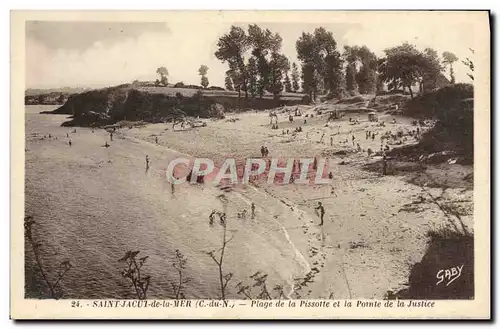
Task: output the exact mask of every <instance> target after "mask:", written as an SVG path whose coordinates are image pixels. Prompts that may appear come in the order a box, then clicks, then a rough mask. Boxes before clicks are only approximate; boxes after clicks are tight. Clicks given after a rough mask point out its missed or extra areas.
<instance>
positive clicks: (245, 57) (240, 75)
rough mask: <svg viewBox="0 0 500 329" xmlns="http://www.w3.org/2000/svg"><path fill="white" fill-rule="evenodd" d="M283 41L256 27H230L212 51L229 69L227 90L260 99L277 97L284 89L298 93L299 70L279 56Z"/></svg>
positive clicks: (271, 33)
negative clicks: (290, 72) (267, 95)
mask: <svg viewBox="0 0 500 329" xmlns="http://www.w3.org/2000/svg"><path fill="white" fill-rule="evenodd" d="M282 42H283V39H282V38H281V36H280V35H279V34H278V33H273V32H271V31H270V30H269V29H262V28H260V27H259V26H258V25H256V24H253V25H249V26H248V30H247V31H245V30H244V29H242V28H241V27H236V26H231V29H230V31H229V33H227V34H225V35H223V36H222V37H221V38H220V39H219V40H218V42H217V51H216V52H215V57H217V59H219V60H221V61H222V62H223V63H227V64H228V66H229V69H228V70H227V71H226V78H225V86H226V89H228V90H236V91H238V95H239V96H241V93H242V92H243V93H244V95H245V98H248V97H249V96H250V97H252V98H254V97H260V98H262V97H263V96H264V94H265V93H266V92H269V93H271V94H273V95H274V97H275V98H279V95H280V94H281V92H282V91H284V90H285V91H288V92H291V91H298V90H299V82H298V79H299V75H298V70H297V67H296V65H295V66H291V65H290V61H289V60H288V58H287V57H286V56H285V55H284V54H282V53H281V45H282ZM290 69H292V78H291V79H290V76H289V73H288V72H289V71H290Z"/></svg>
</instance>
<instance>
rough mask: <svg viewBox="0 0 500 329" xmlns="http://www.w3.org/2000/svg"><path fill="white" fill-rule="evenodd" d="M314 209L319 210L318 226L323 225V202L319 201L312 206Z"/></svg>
mask: <svg viewBox="0 0 500 329" xmlns="http://www.w3.org/2000/svg"><path fill="white" fill-rule="evenodd" d="M314 209H315V210H319V216H320V218H321V224H319V225H320V226H321V225H323V217H324V216H325V208H324V207H323V204H322V203H321V202H318V206H317V207H316V208H314Z"/></svg>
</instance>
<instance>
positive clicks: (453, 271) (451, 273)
mask: <svg viewBox="0 0 500 329" xmlns="http://www.w3.org/2000/svg"><path fill="white" fill-rule="evenodd" d="M463 268H464V265H463V264H462V265H460V266H454V267H452V268H450V269H444V270H440V271H438V272H437V274H436V277H437V278H438V279H439V281H438V282H437V283H436V286H437V285H439V284H440V283H442V282H445V281H448V282H447V283H446V287H447V286H449V285H450V283H452V282H453V281H455V280H456V279H458V278H459V277H460V275H462V269H463Z"/></svg>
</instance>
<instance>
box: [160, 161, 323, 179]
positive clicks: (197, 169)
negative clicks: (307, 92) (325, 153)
mask: <svg viewBox="0 0 500 329" xmlns="http://www.w3.org/2000/svg"><path fill="white" fill-rule="evenodd" d="M326 167H327V165H326V159H324V158H320V159H317V158H301V159H282V158H272V159H262V158H249V159H246V161H245V163H244V164H243V165H242V164H237V163H236V160H235V159H232V158H228V159H226V160H225V161H224V163H223V164H222V166H221V167H220V168H216V167H215V165H214V162H213V161H212V160H211V159H206V158H196V159H194V161H190V160H189V159H186V158H177V159H174V160H173V161H171V162H170V163H169V165H168V167H167V169H166V177H167V179H168V181H169V182H170V183H171V184H182V183H185V182H189V183H191V184H194V183H210V182H211V183H212V184H214V185H219V184H221V182H222V181H224V182H226V183H229V184H233V185H235V184H248V183H249V182H250V181H251V180H254V179H262V178H265V179H266V181H267V183H268V184H273V183H280V184H284V185H285V184H291V183H293V184H311V183H313V184H328V183H330V181H331V178H332V177H331V174H328V170H327V168H326ZM186 168H188V170H186Z"/></svg>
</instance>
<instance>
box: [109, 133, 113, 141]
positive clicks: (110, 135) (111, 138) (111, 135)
mask: <svg viewBox="0 0 500 329" xmlns="http://www.w3.org/2000/svg"><path fill="white" fill-rule="evenodd" d="M109 138H110V140H111V141H113V133H112V132H111V133H109Z"/></svg>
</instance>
